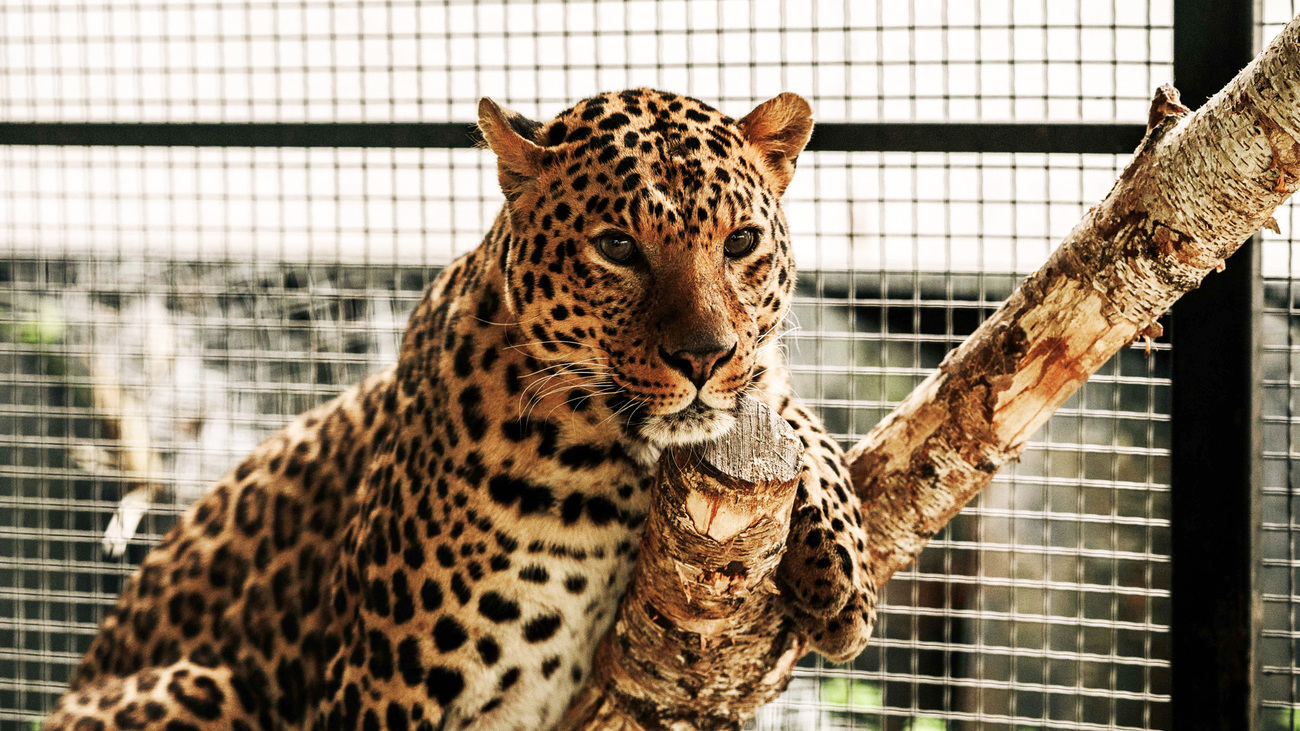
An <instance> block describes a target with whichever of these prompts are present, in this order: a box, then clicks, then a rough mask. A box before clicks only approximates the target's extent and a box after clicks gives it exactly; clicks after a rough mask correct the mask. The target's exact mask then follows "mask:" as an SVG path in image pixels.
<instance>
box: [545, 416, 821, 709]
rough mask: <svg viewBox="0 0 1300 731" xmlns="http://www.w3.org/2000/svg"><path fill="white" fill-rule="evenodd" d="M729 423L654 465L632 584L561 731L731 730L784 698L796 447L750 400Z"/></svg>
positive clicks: (794, 645)
mask: <svg viewBox="0 0 1300 731" xmlns="http://www.w3.org/2000/svg"><path fill="white" fill-rule="evenodd" d="M738 417H739V418H738V419H737V423H736V427H735V428H734V429H732V430H731V432H730V433H729V434H728V435H727V437H726V438H725V439H723V440H721V441H719V442H717V443H714V444H709V445H706V446H703V447H700V448H697V449H682V450H676V449H675V450H670V451H668V452H666V453H665V454H664V455H663V456H662V457H661V458H660V460H659V480H658V483H657V485H656V487H655V490H654V501H653V504H652V506H651V509H650V514H649V517H648V518H647V520H646V528H645V535H644V537H643V538H642V541H641V555H640V557H639V558H638V559H637V565H636V570H635V573H634V574H633V577H632V586H631V587H630V588H629V589H628V592H627V595H626V596H625V597H624V600H623V603H622V604H621V605H620V606H619V613H618V618H617V620H616V621H615V624H614V627H613V628H612V629H611V630H610V631H609V632H608V633H607V634H606V635H605V637H604V639H603V640H602V641H601V643H600V645H599V646H598V647H597V649H596V659H595V663H594V665H593V670H592V680H591V681H589V682H588V683H587V684H586V685H585V686H584V687H583V689H582V690H581V691H579V695H578V697H577V699H576V700H575V701H574V703H573V705H572V706H571V707H570V709H569V713H568V714H567V715H566V716H565V718H564V720H563V721H562V722H561V723H560V726H559V727H560V728H562V729H576V728H580V729H656V728H669V729H715V728H717V729H725V728H734V727H736V722H737V720H738V719H741V720H743V719H747V718H749V717H750V716H753V715H754V713H755V711H757V710H758V708H759V707H760V706H762V705H763V704H765V703H767V702H769V701H771V700H772V699H774V698H776V696H777V695H779V694H780V693H781V691H782V690H784V689H785V686H786V683H787V681H788V678H789V675H790V670H791V669H792V668H793V667H794V664H795V662H796V661H797V660H798V659H799V657H800V656H801V655H803V651H804V648H803V642H802V641H801V640H800V639H799V637H798V636H797V635H796V634H795V633H794V632H792V631H791V630H790V629H789V628H788V627H787V626H785V622H784V620H783V617H782V611H781V606H780V596H779V594H777V591H776V588H775V586H774V585H773V583H772V575H773V573H774V572H775V571H776V566H777V564H778V563H779V562H780V560H781V556H782V554H784V553H785V540H786V535H787V534H788V533H789V530H790V511H791V508H792V507H793V506H794V495H795V488H796V486H797V484H798V481H799V455H800V452H801V446H800V444H799V440H798V438H797V437H795V434H794V430H793V429H791V427H790V425H789V424H786V423H785V421H783V420H781V419H778V418H776V417H775V416H774V415H773V414H772V412H771V410H770V409H768V408H767V407H766V406H764V405H763V404H761V403H759V402H757V401H754V400H753V399H750V398H748V397H743V398H742V399H741V403H740V406H739V410H738Z"/></svg>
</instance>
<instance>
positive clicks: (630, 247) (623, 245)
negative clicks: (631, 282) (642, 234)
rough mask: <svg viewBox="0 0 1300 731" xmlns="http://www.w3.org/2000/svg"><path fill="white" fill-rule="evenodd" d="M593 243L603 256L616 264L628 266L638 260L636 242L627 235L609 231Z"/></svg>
mask: <svg viewBox="0 0 1300 731" xmlns="http://www.w3.org/2000/svg"><path fill="white" fill-rule="evenodd" d="M592 242H593V243H594V244H595V245H596V250H597V251H599V252H600V255H601V256H603V257H605V258H606V259H609V260H610V261H612V262H614V263H615V264H628V263H630V262H631V261H632V260H633V259H634V258H636V242H635V241H633V240H632V237H631V236H628V235H627V234H625V233H620V232H618V231H609V232H607V233H603V234H601V235H599V236H597V237H596V238H595V239H593V240H592Z"/></svg>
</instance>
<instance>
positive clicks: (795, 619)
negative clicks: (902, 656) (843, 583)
mask: <svg viewBox="0 0 1300 731" xmlns="http://www.w3.org/2000/svg"><path fill="white" fill-rule="evenodd" d="M787 616H788V617H789V619H790V622H791V623H792V624H793V625H794V627H795V630H796V631H797V632H799V634H800V635H802V636H803V637H804V638H805V639H806V640H807V641H808V646H809V647H810V648H811V649H812V650H813V651H815V652H817V653H818V654H819V655H821V656H822V657H824V658H826V659H827V660H828V661H830V662H834V663H843V662H849V661H850V660H852V659H854V658H855V657H857V656H858V655H860V654H861V653H862V651H863V650H864V649H866V647H867V642H868V641H869V640H870V639H871V631H872V630H873V629H874V628H875V625H876V592H875V589H874V588H871V589H867V590H863V591H861V592H857V593H855V594H854V595H853V596H852V597H851V598H850V599H849V601H848V602H846V603H845V604H844V606H843V607H842V608H841V609H840V611H839V612H838V613H837V614H835V615H834V616H832V617H819V616H815V615H812V614H808V613H806V612H802V611H800V610H799V609H798V608H797V607H795V606H788V607H787Z"/></svg>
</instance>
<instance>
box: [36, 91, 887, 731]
mask: <svg viewBox="0 0 1300 731" xmlns="http://www.w3.org/2000/svg"><path fill="white" fill-rule="evenodd" d="M479 111H480V120H479V127H480V129H481V131H482V134H483V137H484V140H485V143H486V145H487V146H488V147H490V148H491V149H492V151H493V152H494V153H495V154H496V157H497V160H498V172H499V178H500V183H501V187H502V191H503V192H504V194H505V197H506V205H505V206H504V208H503V210H502V212H501V214H500V216H499V217H498V218H497V220H496V223H495V224H494V226H493V227H492V230H491V231H490V232H489V233H488V235H487V236H486V238H485V239H484V241H483V243H482V244H481V245H480V246H479V247H478V248H477V249H475V250H474V251H472V252H470V253H469V254H467V255H466V256H464V257H462V258H461V259H459V260H458V261H456V262H454V263H453V264H452V265H451V266H449V267H448V268H447V269H446V270H445V271H444V272H443V273H442V274H441V275H440V276H439V277H438V278H437V279H436V280H435V281H434V282H433V284H432V285H431V286H430V289H429V291H428V292H427V294H426V295H425V297H424V298H423V300H422V301H421V303H420V304H419V305H418V307H417V308H416V311H415V313H414V314H413V315H412V317H411V321H410V324H409V327H408V329H407V331H406V334H405V336H404V339H403V343H402V349H401V355H400V359H399V362H398V363H397V364H396V365H395V366H394V367H392V368H390V369H388V370H386V371H384V372H382V373H379V374H377V375H375V376H373V377H371V378H370V379H368V380H366V381H365V382H363V383H361V384H360V385H358V386H357V387H355V388H353V389H352V390H350V391H348V392H346V393H344V394H343V395H342V396H340V397H339V398H337V399H335V400H334V401H331V402H329V403H327V404H325V405H323V406H321V407H319V408H317V409H315V410H313V411H310V412H308V413H306V414H304V415H303V416H301V417H299V418H298V419H297V420H296V421H294V422H293V423H292V424H290V425H289V426H288V427H286V428H285V429H284V430H283V431H282V432H280V433H279V434H277V435H276V436H274V437H272V438H271V439H270V440H268V441H267V442H266V443H264V444H262V445H261V446H260V447H258V449H257V450H256V451H254V452H253V453H252V454H251V455H250V456H249V457H248V458H247V459H245V460H244V461H243V462H242V463H241V464H239V465H238V466H237V467H236V468H235V469H233V470H232V471H231V472H230V473H228V474H227V475H226V476H225V477H224V478H222V479H221V481H220V482H219V483H218V484H217V485H216V486H215V487H214V488H213V489H212V490H211V491H210V492H209V493H208V494H207V495H206V496H205V497H204V498H203V499H201V500H200V501H199V502H198V503H197V504H196V505H195V506H193V508H192V509H190V510H189V511H188V512H187V513H186V514H185V515H184V517H183V518H182V519H181V521H180V524H179V525H178V526H177V527H176V528H175V529H174V530H173V531H171V532H170V533H169V534H168V535H167V536H166V537H165V538H164V540H163V541H162V543H161V544H160V545H159V546H158V547H157V548H155V549H154V550H153V551H152V552H151V553H150V554H149V555H148V556H147V557H146V558H145V560H144V562H143V564H142V565H141V566H140V567H139V569H138V570H137V571H136V573H135V574H134V575H133V577H132V578H131V580H130V582H129V584H128V586H127V588H126V590H125V591H124V592H123V593H122V596H121V599H120V601H119V603H118V604H117V607H116V609H115V610H114V611H112V612H111V613H110V614H109V615H108V616H107V618H106V619H105V620H104V624H103V627H102V629H101V631H100V633H99V635H98V637H97V638H96V640H95V641H94V643H93V644H92V646H91V649H90V651H89V652H88V653H87V655H86V657H85V659H84V661H83V662H82V664H81V666H80V667H79V668H78V670H77V672H76V676H75V678H74V680H73V681H72V687H71V690H70V692H69V693H68V694H67V695H66V696H65V697H64V698H63V700H62V701H61V703H60V705H59V708H58V709H57V710H56V711H55V713H54V714H53V715H51V716H50V718H49V719H48V721H47V728H50V729H76V730H78V731H89V730H91V729H160V730H161V729H165V730H166V731H191V730H193V729H219V728H220V729H226V728H231V729H237V730H240V731H242V730H244V729H259V728H260V729H298V728H310V729H322V730H324V729H328V730H335V729H347V730H348V731H353V730H355V729H365V730H366V731H372V730H377V729H388V730H389V731H432V730H433V729H539V728H549V727H551V726H553V725H554V723H555V722H556V721H557V719H558V717H559V716H560V714H562V713H563V710H564V708H565V707H566V705H567V703H568V700H569V698H570V697H571V695H572V693H573V692H574V691H575V689H576V688H577V686H578V685H579V684H580V683H581V682H582V681H583V679H584V677H585V676H586V674H587V673H588V671H589V670H590V662H591V652H592V650H593V647H594V644H595V642H596V640H597V639H598V638H599V637H600V636H601V635H602V634H603V633H604V632H605V630H606V629H607V628H608V626H609V624H610V621H611V620H612V618H613V613H614V610H615V608H616V605H617V601H618V597H619V596H620V594H621V592H622V591H623V589H624V587H625V585H626V583H627V581H628V578H629V575H630V569H631V566H632V564H633V562H634V560H635V558H636V554H637V544H638V536H639V532H640V529H641V527H642V524H643V521H644V518H645V511H646V509H647V505H648V496H647V491H648V490H649V489H650V486H651V484H652V482H653V474H654V464H655V460H656V459H657V455H658V454H659V452H660V450H662V449H664V448H666V447H670V446H673V445H684V444H690V443H695V442H699V441H702V440H706V439H710V438H714V437H716V436H718V435H719V434H722V433H724V432H725V431H726V429H728V428H729V427H730V425H731V423H732V417H731V416H730V415H729V410H730V409H731V408H732V407H734V404H735V399H736V397H737V394H739V393H742V392H746V393H750V394H752V395H754V396H755V397H757V398H760V399H762V400H764V401H765V402H766V403H768V404H769V405H770V406H771V407H772V408H774V409H776V410H777V412H778V413H779V414H780V415H781V416H782V417H784V418H785V419H787V420H788V421H789V422H790V423H791V424H792V425H793V426H794V427H795V429H796V430H797V431H798V433H799V435H800V437H801V439H802V440H803V445H804V456H803V468H802V469H803V472H802V475H801V482H800V487H799V491H798V502H797V504H796V509H795V514H794V519H793V527H792V532H791V537H790V544H789V548H788V550H787V553H786V555H785V557H784V559H783V563H782V564H781V567H780V569H779V571H778V579H779V583H780V585H781V587H782V590H783V592H784V594H785V595H786V597H787V598H788V605H789V608H790V610H789V611H790V617H791V620H792V621H793V622H795V623H796V626H798V627H799V628H800V630H801V631H802V632H803V633H804V634H805V635H806V636H807V637H808V639H809V642H810V644H811V646H812V647H813V648H814V649H816V650H817V651H819V652H821V653H822V654H824V655H826V656H828V657H830V658H832V659H836V660H844V659H847V658H850V657H853V656H854V655H856V654H857V652H859V651H860V650H861V648H862V647H863V645H864V644H865V642H866V639H867V636H868V635H869V633H870V630H871V625H872V623H873V621H874V617H875V590H874V587H873V586H871V584H870V580H869V578H868V573H869V572H868V571H867V568H868V567H867V565H866V563H865V561H866V558H865V556H866V551H865V546H864V545H863V535H864V534H863V531H862V527H861V526H862V516H861V513H860V510H859V504H858V501H857V498H856V497H855V496H854V494H853V491H852V490H851V489H849V485H848V478H847V471H846V468H845V464H844V456H843V454H842V453H841V451H840V448H839V447H838V445H836V443H835V442H834V441H833V440H831V439H830V438H829V437H828V436H827V435H826V434H825V432H824V430H823V428H822V426H821V425H820V423H819V422H818V420H817V419H816V417H814V416H813V415H812V414H811V413H810V412H809V411H808V410H807V409H806V408H804V407H803V406H801V405H800V404H799V403H798V402H797V401H796V400H795V399H794V398H793V397H792V395H791V393H790V388H789V378H788V374H787V372H786V370H785V367H784V365H783V364H782V360H781V355H780V350H779V341H778V336H779V334H780V325H781V322H782V319H783V318H784V316H785V314H786V311H787V309H788V307H789V303H790V298H791V295H792V292H793V289H794V259H793V256H792V251H791V243H790V238H789V232H788V230H787V227H786V222H785V219H784V216H783V214H782V212H781V206H780V199H781V196H782V194H783V193H784V191H785V188H786V186H787V184H788V183H789V181H790V177H791V175H792V174H793V172H794V164H795V160H796V158H797V156H798V155H799V153H800V151H801V150H802V149H803V147H804V145H805V144H806V142H807V140H808V138H809V136H810V134H811V129H812V120H811V116H810V111H809V109H808V105H807V103H806V102H805V101H804V100H803V99H801V98H799V97H797V96H795V95H793V94H783V95H781V96H779V97H777V98H775V99H772V100H770V101H768V102H765V103H764V104H762V105H760V106H759V107H758V108H756V109H755V110H754V111H753V112H751V113H750V114H749V115H747V116H746V117H744V118H743V119H740V120H734V119H731V118H729V117H726V116H724V115H722V114H721V113H719V112H717V111H716V110H714V109H712V108H710V107H709V106H707V105H705V104H703V103H701V102H699V101H697V100H694V99H690V98H686V97H681V96H676V95H673V94H669V93H665V92H659V91H652V90H647V89H636V90H630V91H625V92H618V93H608V94H602V95H600V96H596V97H593V98H590V99H587V100H585V101H583V102H581V103H579V104H578V105H576V106H574V107H573V108H571V109H569V110H567V111H565V112H563V113H562V114H560V115H559V116H558V117H557V118H556V119H554V120H552V121H550V122H547V123H537V122H533V121H531V120H528V119H525V118H523V117H521V116H519V115H517V114H515V113H513V112H511V111H509V110H506V109H503V108H501V107H499V106H497V105H496V104H494V103H492V102H491V101H490V100H486V99H485V100H484V101H483V102H482V104H481V105H480V110H479Z"/></svg>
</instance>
